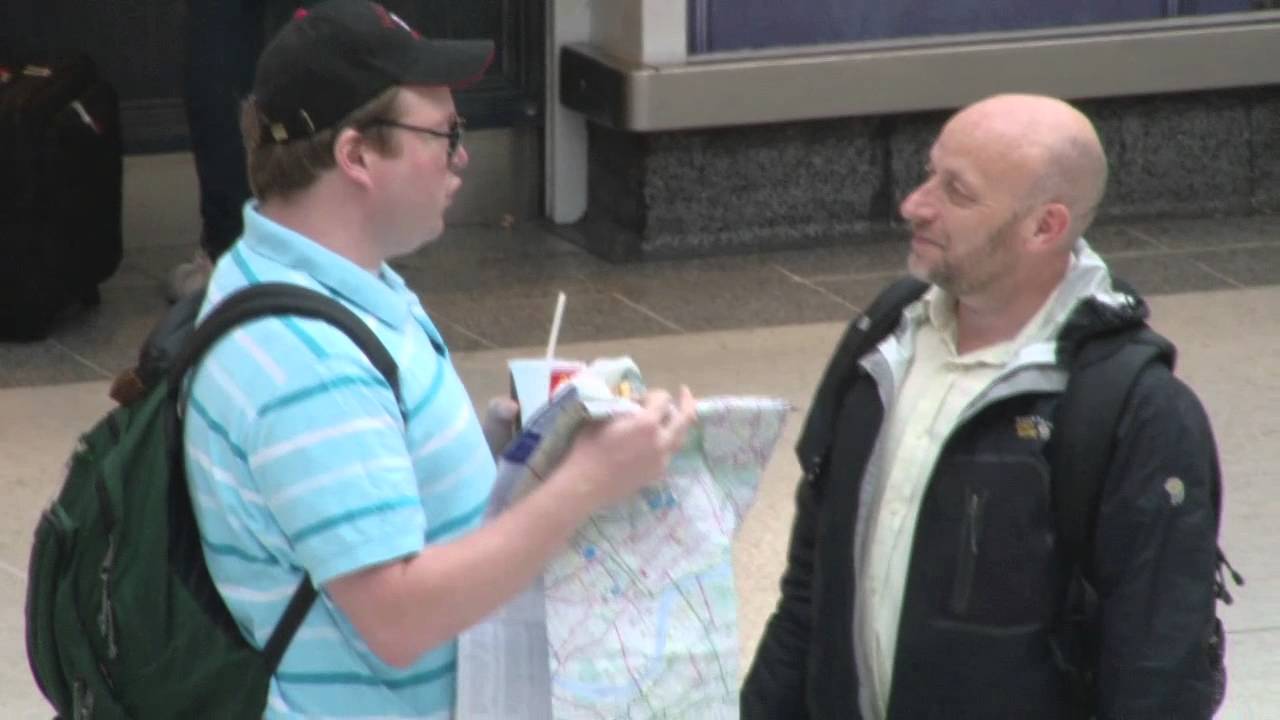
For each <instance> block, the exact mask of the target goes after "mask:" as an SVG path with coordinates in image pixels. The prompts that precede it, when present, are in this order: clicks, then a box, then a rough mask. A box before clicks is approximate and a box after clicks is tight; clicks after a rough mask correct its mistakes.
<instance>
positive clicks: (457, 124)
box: [449, 118, 462, 157]
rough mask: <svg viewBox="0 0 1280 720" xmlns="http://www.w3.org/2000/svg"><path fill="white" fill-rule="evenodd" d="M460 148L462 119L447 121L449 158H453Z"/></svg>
mask: <svg viewBox="0 0 1280 720" xmlns="http://www.w3.org/2000/svg"><path fill="white" fill-rule="evenodd" d="M460 147H462V119H461V118H454V119H453V120H451V121H449V157H453V156H454V155H455V154H456V153H457V152H458V148H460Z"/></svg>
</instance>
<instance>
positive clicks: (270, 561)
mask: <svg viewBox="0 0 1280 720" xmlns="http://www.w3.org/2000/svg"><path fill="white" fill-rule="evenodd" d="M200 543H201V544H202V545H204V549H205V552H210V553H213V554H214V555H220V556H222V557H232V558H235V559H237V560H243V561H244V562H247V563H253V564H255V565H278V564H279V563H277V562H276V561H275V558H269V557H257V556H254V555H250V554H249V553H247V552H245V551H243V550H241V549H240V548H238V547H234V546H232V545H223V544H221V543H215V542H211V541H210V540H208V539H207V538H205V537H204V536H201V537H200Z"/></svg>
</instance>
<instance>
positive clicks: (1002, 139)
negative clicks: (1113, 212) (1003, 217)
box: [943, 95, 1107, 239]
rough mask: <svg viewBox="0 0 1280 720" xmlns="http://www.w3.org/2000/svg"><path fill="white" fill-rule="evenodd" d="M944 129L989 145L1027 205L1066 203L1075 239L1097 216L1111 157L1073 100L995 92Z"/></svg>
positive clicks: (954, 134) (962, 113)
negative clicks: (1108, 156) (998, 93)
mask: <svg viewBox="0 0 1280 720" xmlns="http://www.w3.org/2000/svg"><path fill="white" fill-rule="evenodd" d="M943 134H944V136H945V135H952V136H953V137H955V136H959V137H960V138H962V139H963V140H965V141H967V142H970V143H974V144H978V145H982V146H985V148H986V149H987V152H986V153H984V154H987V155H988V157H989V158H990V159H991V161H992V162H993V163H995V164H997V165H1001V166H1003V167H1001V174H1004V175H1006V178H1007V182H1009V183H1010V184H1011V186H1012V187H1010V188H1009V189H1010V190H1011V191H1012V192H1015V193H1019V192H1020V193H1022V194H1023V202H1024V203H1025V204H1026V205H1034V204H1038V203H1044V202H1057V203H1062V204H1063V205H1065V206H1066V207H1067V209H1068V211H1069V212H1070V214H1071V227H1070V228H1069V230H1068V235H1069V236H1070V238H1071V239H1074V238H1076V237H1079V236H1080V235H1081V234H1083V233H1084V231H1085V229H1086V228H1087V227H1088V226H1089V223H1091V222H1092V221H1093V217H1094V215H1095V213H1096V212H1097V209H1098V204H1099V203H1100V202H1101V201H1102V194H1103V191H1104V189H1105V187H1106V184H1107V158H1106V155H1105V154H1104V153H1103V150H1102V142H1101V141H1100V140H1099V139H1098V133H1097V132H1096V131H1095V130H1094V127H1093V123H1091V122H1090V121H1089V118H1087V117H1085V116H1084V114H1083V113H1081V112H1080V111H1079V110H1077V109H1075V108H1074V107H1072V106H1071V105H1069V104H1067V103H1065V102H1063V101H1061V100H1058V99H1056V98H1051V97H1045V96H1042V95H996V96H993V97H990V98H987V99H985V100H980V101H978V102H976V103H974V104H972V105H970V106H968V107H966V108H964V109H963V110H961V111H959V112H958V113H956V114H955V115H954V116H953V117H952V118H951V120H949V121H948V122H947V125H946V127H945V128H943Z"/></svg>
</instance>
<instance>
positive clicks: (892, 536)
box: [742, 95, 1219, 720]
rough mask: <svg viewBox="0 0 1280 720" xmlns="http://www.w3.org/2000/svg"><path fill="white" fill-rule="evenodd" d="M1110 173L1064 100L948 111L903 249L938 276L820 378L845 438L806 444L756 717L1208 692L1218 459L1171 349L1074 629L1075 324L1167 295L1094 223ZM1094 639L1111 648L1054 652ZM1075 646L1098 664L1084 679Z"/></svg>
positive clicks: (1130, 712) (1102, 705)
mask: <svg viewBox="0 0 1280 720" xmlns="http://www.w3.org/2000/svg"><path fill="white" fill-rule="evenodd" d="M1106 177H1107V163H1106V157H1105V155H1104V153H1103V150H1102V146H1101V143H1100V142H1099V140H1098V136H1097V134H1096V132H1095V131H1094V128H1093V126H1092V124H1091V123H1090V122H1089V120H1088V119H1087V118H1086V117H1085V116H1084V115H1082V114H1081V113H1080V112H1079V111H1077V110H1076V109H1075V108H1073V107H1071V106H1070V105H1068V104H1066V103H1064V102H1061V101H1059V100H1056V99H1052V98H1046V97H1038V96H1025V95H1002V96H997V97H992V98H988V99H986V100H983V101H981V102H978V103H975V104H973V105H971V106H969V107H967V108H964V109H962V110H961V111H960V112H958V113H956V114H955V115H954V116H953V117H952V118H951V119H950V120H949V121H948V122H947V123H946V125H945V126H944V128H943V130H942V132H941V134H940V135H939V137H938V138H937V141H936V142H935V143H934V145H933V147H932V148H931V149H930V152H929V162H928V168H927V177H926V178H925V180H924V182H923V183H922V184H921V185H920V186H919V187H917V188H916V189H915V190H914V191H913V192H912V193H911V194H910V195H909V196H908V197H907V198H906V199H905V200H903V202H902V206H901V212H902V216H903V218H905V219H906V221H907V222H908V223H909V225H910V229H911V242H910V253H909V256H908V260H907V267H908V270H909V271H910V273H911V274H912V275H913V276H915V277H916V278H919V279H920V280H924V281H926V282H927V283H928V284H929V287H928V289H927V291H925V292H924V294H923V295H922V296H921V297H920V299H918V300H916V301H914V302H912V303H911V304H909V305H907V306H906V308H905V310H904V311H903V313H902V317H901V320H900V322H899V323H898V324H897V328H896V330H894V331H893V332H891V333H890V334H889V335H888V336H887V337H886V338H885V339H884V340H883V341H881V342H879V344H878V345H877V346H876V347H874V349H873V350H872V351H871V352H868V353H867V354H865V355H863V356H862V357H861V358H856V359H855V360H856V362H851V363H849V366H850V367H852V368H856V371H855V372H853V379H852V380H851V381H849V383H848V384H846V385H844V386H843V387H842V388H841V391H840V395H839V397H825V396H824V393H828V394H832V393H833V392H834V391H833V390H832V389H831V388H829V387H827V384H826V383H825V382H824V385H823V387H822V388H821V389H820V391H819V393H818V395H817V396H816V397H815V399H814V410H813V411H812V414H811V417H810V426H809V427H813V424H814V423H815V422H818V423H825V425H824V426H823V427H822V428H821V430H823V431H824V432H820V433H818V434H820V435H823V436H824V437H829V438H830V442H829V444H828V445H827V446H824V447H822V448H820V450H821V452H818V453H810V452H809V450H811V449H812V448H807V447H805V448H802V450H803V451H804V453H807V455H806V454H802V457H801V463H802V465H803V466H804V470H805V477H804V478H803V479H802V480H801V482H800V484H799V487H798V490H797V514H796V519H795V525H794V527H793V530H792V537H791V546H790V550H789V554H788V567H787V570H786V573H785V574H784V576H783V578H782V597H781V600H780V601H779V604H778V607H777V610H776V612H775V613H774V615H773V616H772V618H771V619H770V621H769V623H768V626H767V627H766V629H765V633H764V637H763V638H762V640H761V642H760V646H759V649H758V651H757V655H756V658H755V662H754V663H753V665H752V668H751V670H750V672H749V674H748V676H747V678H746V681H745V684H744V687H743V691H742V716H743V718H745V719H746V720H754V719H760V720H765V719H768V720H773V719H776V718H788V719H789V718H797V719H804V718H814V719H817V718H824V719H825V718H831V719H833V720H834V719H836V718H839V719H840V720H848V719H849V718H862V719H864V720H884V719H891V720H900V719H908V720H910V719H915V718H920V719H922V720H926V719H927V720H932V719H935V718H936V719H939V720H941V719H944V718H945V719H946V720H953V719H957V718H1001V719H1002V718H1035V719H1036V720H1046V719H1053V718H1087V717H1099V718H1125V719H1126V720H1129V719H1132V718H1160V719H1161V720H1166V719H1168V718H1202V717H1208V716H1209V715H1210V714H1211V713H1212V708H1213V705H1214V703H1215V700H1214V699H1213V698H1212V694H1213V690H1212V685H1213V683H1212V680H1211V677H1210V674H1211V667H1212V666H1213V661H1212V659H1211V658H1210V657H1209V655H1210V653H1209V646H1208V644H1207V631H1208V629H1209V628H1210V627H1211V626H1212V625H1213V623H1214V613H1213V610H1214V605H1213V604H1214V571H1215V569H1216V549H1217V545H1216V537H1217V516H1216V512H1214V508H1215V505H1214V502H1215V501H1214V500H1213V493H1214V491H1215V489H1216V488H1217V487H1218V483H1219V477H1218V467H1217V456H1216V450H1215V447H1214V441H1213V437H1212V433H1211V431H1210V427H1209V423H1208V420H1207V418H1206V416H1205V413H1204V410H1203V409H1202V407H1201V405H1200V403H1199V401H1198V400H1197V399H1196V397H1195V395H1194V394H1193V393H1192V392H1191V391H1190V390H1189V389H1188V388H1187V387H1186V386H1185V385H1183V384H1182V383H1181V382H1179V381H1178V380H1177V379H1176V378H1174V377H1173V375H1172V374H1171V373H1170V372H1169V370H1168V368H1167V367H1165V366H1163V365H1159V364H1152V365H1149V366H1147V369H1145V370H1144V371H1143V372H1142V374H1141V375H1140V376H1139V379H1138V381H1137V382H1136V383H1135V385H1134V390H1133V392H1132V393H1131V395H1130V396H1129V399H1128V401H1127V403H1126V406H1125V408H1124V410H1123V413H1122V415H1121V424H1120V428H1121V430H1120V432H1119V435H1118V438H1119V439H1118V441H1117V443H1118V445H1117V448H1116V451H1115V456H1114V458H1113V462H1112V463H1111V465H1110V467H1108V469H1107V471H1106V477H1105V479H1104V485H1103V487H1104V489H1103V491H1102V501H1101V505H1100V508H1101V509H1100V511H1099V514H1098V517H1097V528H1096V534H1095V535H1094V539H1095V541H1096V547H1097V552H1096V557H1095V559H1094V560H1095V563H1094V564H1095V570H1096V577H1095V580H1096V582H1095V584H1096V588H1095V589H1096V591H1097V594H1098V597H1099V598H1100V602H1099V605H1098V608H1099V609H1098V611H1097V613H1096V614H1093V615H1091V618H1094V620H1093V621H1091V623H1092V624H1090V625H1089V627H1090V628H1092V630H1091V631H1090V633H1089V637H1088V638H1085V637H1068V638H1065V640H1066V641H1068V642H1065V643H1064V642H1063V638H1061V637H1059V635H1058V633H1059V632H1060V631H1061V629H1062V628H1063V627H1064V625H1063V623H1061V622H1060V620H1061V618H1062V617H1063V616H1064V615H1063V607H1064V603H1065V602H1067V597H1068V596H1069V594H1070V593H1069V588H1071V587H1072V586H1073V585H1072V572H1073V566H1072V564H1071V563H1070V562H1069V561H1068V560H1067V559H1066V558H1065V557H1064V555H1063V551H1062V547H1061V546H1060V544H1059V543H1058V542H1057V536H1058V529H1057V528H1056V527H1055V522H1054V514H1053V510H1052V497H1053V496H1052V490H1051V487H1052V483H1053V482H1055V481H1058V479H1055V478H1052V477H1051V465H1050V463H1049V461H1048V460H1047V458H1046V450H1047V448H1048V444H1047V441H1048V440H1049V438H1050V437H1051V435H1052V432H1053V429H1054V427H1053V419H1054V412H1055V410H1056V408H1057V407H1058V403H1059V401H1060V399H1061V397H1062V392H1063V389H1064V387H1065V385H1066V379H1067V369H1068V368H1069V367H1070V362H1071V359H1072V357H1073V352H1074V350H1076V349H1078V347H1079V343H1080V342H1081V341H1082V340H1085V339H1088V338H1091V337H1094V336H1100V335H1106V334H1111V333H1117V332H1122V331H1125V330H1131V329H1136V328H1141V327H1143V326H1144V321H1145V317H1146V306H1145V305H1144V304H1143V302H1142V301H1141V300H1140V299H1139V298H1138V297H1136V296H1135V295H1133V294H1130V293H1128V292H1125V291H1124V290H1121V289H1120V288H1119V287H1117V286H1113V283H1112V278H1111V275H1110V273H1109V272H1108V270H1107V267H1106V265H1105V264H1104V263H1103V261H1102V259H1101V258H1099V257H1098V255H1097V254H1095V253H1094V252H1093V251H1092V250H1091V249H1090V248H1089V245H1088V243H1086V242H1085V240H1084V238H1083V234H1084V232H1085V231H1086V230H1087V229H1088V227H1089V224H1090V222H1091V221H1092V220H1093V218H1094V215H1095V213H1096V210H1097V207H1098V204H1099V202H1100V201H1101V199H1102V195H1103V188H1104V186H1105V185H1106ZM834 366H835V361H834V360H833V367H834ZM820 407H821V408H834V410H831V411H830V412H829V413H828V414H825V415H821V416H819V413H818V408H820ZM809 434H810V433H809V431H808V430H807V431H806V435H809ZM802 445H803V443H802ZM1172 479H1177V480H1178V482H1179V486H1178V487H1179V488H1180V492H1179V493H1178V494H1177V497H1176V500H1177V502H1176V503H1174V502H1170V498H1171V497H1172V496H1173V495H1172V494H1171V492H1170V491H1168V487H1169V483H1170V482H1172ZM1183 490H1184V492H1183ZM1073 647H1080V648H1083V647H1093V648H1096V652H1085V651H1081V652H1080V653H1078V654H1075V655H1074V656H1073V657H1072V658H1066V657H1059V656H1060V655H1061V654H1062V653H1070V649H1071V648H1073ZM1070 666H1074V667H1080V668H1082V669H1084V670H1086V671H1089V672H1091V673H1092V674H1093V676H1094V677H1096V680H1094V681H1092V682H1088V683H1087V684H1081V683H1074V684H1073V680H1079V679H1080V678H1081V677H1082V676H1080V675H1074V676H1073V675H1071V674H1070V673H1069V672H1068V671H1067V668H1068V667H1070ZM1081 687H1084V688H1085V690H1084V692H1081V691H1080V688H1081Z"/></svg>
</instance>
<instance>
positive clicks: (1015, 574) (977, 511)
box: [917, 455, 1056, 627]
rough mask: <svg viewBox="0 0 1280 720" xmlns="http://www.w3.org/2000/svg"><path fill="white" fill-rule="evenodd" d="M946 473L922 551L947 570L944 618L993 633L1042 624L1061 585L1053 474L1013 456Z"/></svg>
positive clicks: (963, 464) (953, 463) (952, 466)
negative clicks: (991, 629)
mask: <svg viewBox="0 0 1280 720" xmlns="http://www.w3.org/2000/svg"><path fill="white" fill-rule="evenodd" d="M939 470H940V472H939V473H938V474H937V475H936V476H935V478H934V483H933V486H932V487H931V488H930V495H931V497H930V498H929V499H928V500H927V501H926V507H925V511H926V512H928V513H930V514H936V515H933V516H931V517H924V518H922V519H921V520H922V522H921V527H920V528H919V530H920V531H923V532H918V533H917V542H921V540H922V539H923V545H924V547H920V548H917V549H918V550H923V551H924V553H923V554H924V555H925V556H926V557H928V558H930V559H932V560H933V562H935V563H937V565H935V567H937V568H938V569H939V570H942V572H937V573H936V574H935V576H934V579H935V581H936V582H938V583H939V585H940V586H939V587H936V588H935V590H937V591H938V592H937V593H936V594H935V595H934V597H935V598H936V599H937V600H936V601H935V602H937V603H938V604H939V605H940V607H938V608H937V610H938V611H940V615H941V616H942V617H944V618H946V619H950V620H953V621H957V622H964V623H973V624H977V625H984V626H989V627H1012V626H1026V625H1029V624H1035V623H1037V622H1040V621H1041V620H1043V619H1044V618H1045V617H1047V614H1048V613H1050V612H1051V608H1052V606H1053V601H1052V593H1053V588H1054V587H1055V581H1054V578H1055V577H1056V563H1055V561H1054V551H1053V527H1052V522H1053V514H1052V510H1051V506H1050V488H1049V472H1048V467H1047V466H1046V465H1045V463H1044V462H1043V460H1040V459H1038V458H1034V457H1028V456H1020V455H1011V456H976V457H969V458H956V459H953V460H950V461H948V462H947V463H946V464H945V466H943V467H941V468H940V469H939ZM931 527H934V528H937V529H938V532H933V531H932V530H931V529H930V528H931ZM924 538H928V539H924ZM944 568H945V570H944Z"/></svg>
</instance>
